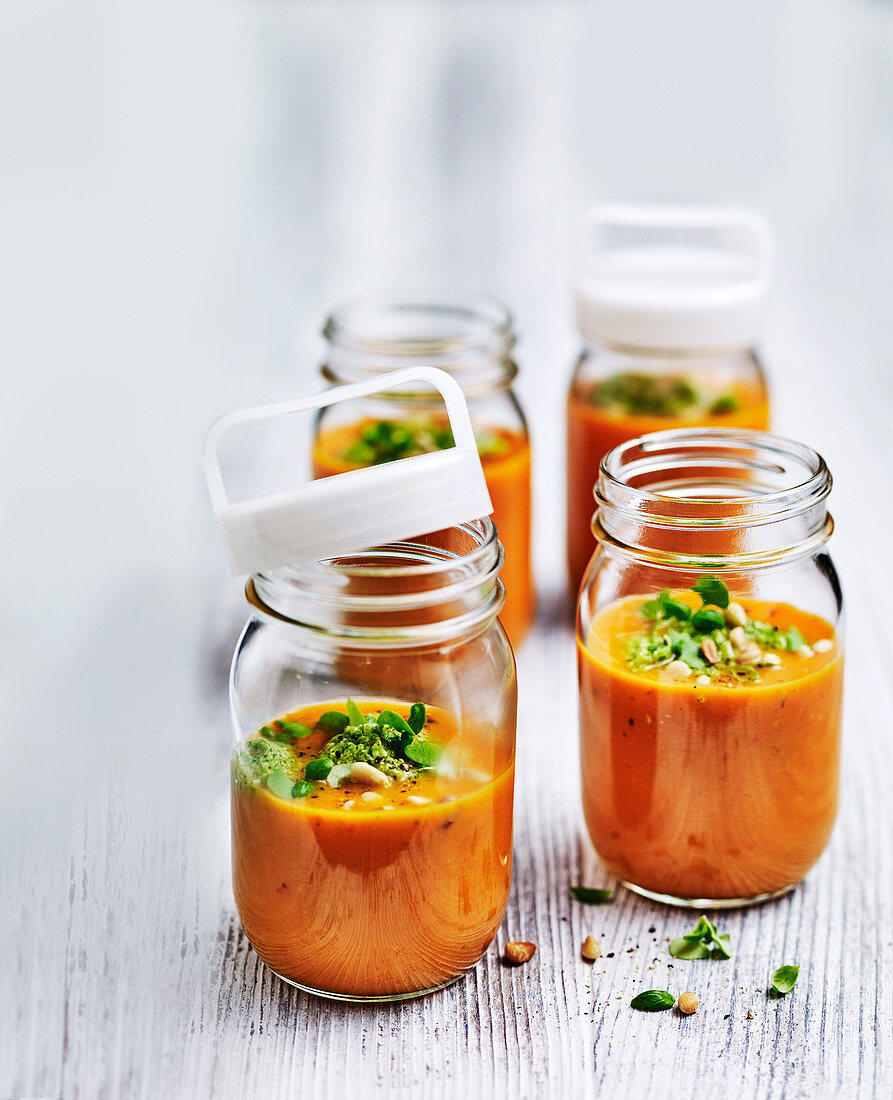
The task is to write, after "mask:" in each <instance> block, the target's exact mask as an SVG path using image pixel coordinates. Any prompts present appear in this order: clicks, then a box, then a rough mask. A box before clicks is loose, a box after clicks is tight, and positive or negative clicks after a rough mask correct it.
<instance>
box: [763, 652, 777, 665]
mask: <svg viewBox="0 0 893 1100" xmlns="http://www.w3.org/2000/svg"><path fill="white" fill-rule="evenodd" d="M760 664H761V665H765V666H766V668H778V666H779V665H780V664H781V657H779V656H778V654H777V653H764V654H763V659H762V660H761V661H760Z"/></svg>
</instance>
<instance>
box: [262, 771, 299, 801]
mask: <svg viewBox="0 0 893 1100" xmlns="http://www.w3.org/2000/svg"><path fill="white" fill-rule="evenodd" d="M294 785H295V781H294V780H293V779H291V778H289V776H288V773H287V772H284V771H283V770H282V768H277V770H276V771H274V772H271V773H270V774H269V775H268V776H267V786H268V787H269V788H270V790H271V791H272V792H273V794H276V795H278V796H279V797H280V798H291V793H292V790H293V789H294Z"/></svg>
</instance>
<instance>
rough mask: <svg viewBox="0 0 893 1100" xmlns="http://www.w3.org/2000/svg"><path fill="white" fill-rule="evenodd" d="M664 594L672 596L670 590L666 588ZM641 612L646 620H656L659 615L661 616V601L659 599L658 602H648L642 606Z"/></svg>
mask: <svg viewBox="0 0 893 1100" xmlns="http://www.w3.org/2000/svg"><path fill="white" fill-rule="evenodd" d="M664 592H666V594H667V595H669V594H670V590H669V588H665V589H664ZM639 610H640V611H641V612H642V614H643V615H644V616H645V618H646V619H656V618H657V617H658V615H660V613H661V602H660V600H659V599H657V600H646V601H645V602H644V603H643V604H642V606H641V607H640V608H639Z"/></svg>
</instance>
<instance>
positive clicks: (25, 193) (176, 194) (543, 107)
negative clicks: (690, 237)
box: [0, 0, 893, 935]
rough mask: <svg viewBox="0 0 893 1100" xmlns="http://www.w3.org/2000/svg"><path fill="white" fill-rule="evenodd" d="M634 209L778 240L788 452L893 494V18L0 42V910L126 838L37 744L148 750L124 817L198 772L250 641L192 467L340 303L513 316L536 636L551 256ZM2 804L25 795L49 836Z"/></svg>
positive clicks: (162, 3) (564, 333) (809, 10)
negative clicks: (407, 293) (238, 633)
mask: <svg viewBox="0 0 893 1100" xmlns="http://www.w3.org/2000/svg"><path fill="white" fill-rule="evenodd" d="M626 198H636V199H703V200H722V201H727V202H733V203H743V204H746V205H753V206H756V207H758V208H760V209H761V210H762V211H763V212H765V213H766V214H767V215H768V217H769V218H770V220H771V222H772V223H773V226H774V229H775V231H776V233H777V237H778V242H779V266H778V279H777V294H776V305H775V311H774V315H773V320H772V325H771V334H770V339H769V340H768V342H767V347H766V352H767V356H766V357H767V361H768V368H769V371H770V379H771V381H772V382H773V383H774V393H773V396H774V398H775V424H776V426H777V428H778V429H779V430H781V431H782V432H783V433H784V434H788V435H793V436H798V437H800V438H803V439H804V440H807V441H808V442H810V443H811V444H813V445H814V446H816V447H817V448H818V449H819V450H821V451H822V452H823V453H825V456H826V458H827V459H828V462H829V464H830V466H831V468H832V469H833V470H836V469H837V467H838V465H839V464H840V463H839V460H840V459H841V458H842V457H843V456H844V455H845V454H846V453H847V452H848V450H849V449H850V448H851V447H852V446H853V445H854V440H855V439H856V438H857V437H858V438H859V439H861V440H863V443H864V440H865V439H870V440H872V441H873V442H872V447H871V449H870V450H869V449H867V448H866V450H865V461H866V462H867V463H870V464H871V465H872V468H873V469H874V470H878V469H879V470H881V471H887V473H886V474H885V475H884V476H885V478H886V484H887V485H889V476H888V471H889V469H890V467H891V460H893V444H891V443H890V440H891V438H893V433H891V431H890V429H891V428H893V423H891V419H893V382H891V355H890V346H891V337H893V323H891V320H890V316H891V305H890V303H891V290H893V248H891V235H893V3H890V2H885V0H734V2H732V0H727V2H725V3H716V0H676V2H675V3H667V2H666V0H511V2H505V3H502V2H497V0H366V2H363V0H320V2H314V0H300V2H299V0H293V2H289V0H153V2H151V3H145V2H136V0H80V2H79V3H78V4H76V5H75V4H66V3H61V2H54V0H28V2H27V3H16V4H6V5H4V6H3V9H2V13H0V314H2V324H0V362H2V368H3V377H4V400H3V401H2V402H0V410H2V411H0V417H2V421H0V448H2V464H0V471H2V472H0V505H2V509H3V529H4V531H5V537H4V539H3V547H4V563H3V604H2V621H3V629H2V636H0V645H2V663H0V677H2V680H3V699H4V704H3V706H4V712H5V713H4V717H3V724H4V733H5V741H6V745H7V754H6V759H7V767H6V768H5V769H4V770H3V772H2V776H3V778H2V780H0V783H2V786H3V792H2V793H3V794H4V796H5V797H4V798H3V805H4V809H3V810H2V811H0V812H2V813H3V816H4V818H5V826H6V829H7V832H6V835H7V837H12V838H13V842H11V843H10V846H9V847H8V848H7V851H8V852H9V851H10V850H11V849H12V848H13V847H14V842H15V840H16V838H19V839H21V838H22V837H23V836H25V835H26V834H28V831H29V830H31V833H30V839H29V850H28V854H27V860H28V862H27V865H26V864H24V863H23V864H22V866H21V867H19V869H18V871H17V872H16V871H15V868H13V872H14V874H20V875H21V876H23V877H24V878H27V873H28V872H27V868H28V867H31V866H36V865H37V864H38V863H39V861H40V858H41V857H40V852H39V851H38V849H39V848H40V845H41V844H45V846H46V853H45V854H46V859H47V860H48V861H50V863H51V862H52V858H53V851H54V850H55V849H54V847H53V845H54V843H55V842H54V841H53V840H52V839H51V835H50V834H51V833H52V830H53V827H54V825H53V823H56V825H58V828H66V829H71V828H74V829H75V830H77V828H80V826H78V825H77V822H75V824H74V825H73V824H72V818H71V815H72V814H75V815H80V817H81V818H84V815H86V818H85V820H86V819H89V820H88V825H89V821H93V823H94V826H95V831H94V832H93V834H91V835H93V836H94V837H98V838H100V840H101V839H102V838H105V840H106V841H108V844H109V848H108V860H109V872H108V873H109V881H110V882H113V881H114V874H115V868H114V861H115V858H116V856H115V852H116V849H115V847H114V844H113V843H112V839H111V838H113V837H114V835H115V832H116V830H118V831H121V830H126V829H127V827H128V818H127V813H126V810H122V809H120V808H119V809H116V811H115V813H117V814H119V817H118V818H116V819H115V821H112V822H110V821H109V820H107V818H106V817H104V816H103V814H104V813H105V811H104V810H103V806H104V802H103V799H104V798H105V795H104V794H103V793H102V788H103V785H104V783H105V782H106V778H104V777H106V776H107V775H108V774H109V773H108V772H107V771H106V769H105V767H104V765H103V766H102V767H100V768H99V769H98V770H97V767H96V764H95V761H93V762H90V765H89V767H88V769H87V772H88V773H89V774H88V777H87V779H86V780H85V782H86V783H87V787H85V788H80V789H85V790H89V791H91V792H92V795H93V796H95V798H96V799H98V801H97V802H96V803H95V805H93V806H91V807H82V808H80V809H78V808H77V806H78V805H79V799H78V798H72V797H71V796H70V794H69V791H70V789H71V787H72V786H73V780H71V776H72V775H74V774H75V772H72V771H71V770H69V771H67V772H66V771H64V770H63V771H61V772H60V770H59V768H58V767H55V766H52V765H49V766H47V765H45V764H41V768H42V769H43V768H46V769H47V770H41V771H40V772H39V773H37V774H35V773H34V772H33V765H34V760H33V757H32V756H31V755H30V754H31V749H30V747H29V746H27V745H26V744H25V743H24V741H23V740H22V739H20V738H19V737H18V733H19V732H20V731H22V730H25V729H29V728H32V727H33V726H34V724H35V722H37V723H38V724H39V725H40V726H41V727H42V728H43V727H46V729H45V732H46V733H47V734H48V735H50V736H51V737H52V739H53V740H52V743H53V744H54V746H55V748H56V750H57V751H58V753H59V756H58V757H57V758H56V763H58V761H60V760H61V761H62V762H64V764H65V767H66V768H68V769H73V768H75V767H76V762H77V758H78V753H77V746H78V745H81V746H83V745H84V744H88V745H90V744H96V745H98V746H100V747H102V748H103V749H108V750H109V751H111V749H110V746H113V745H114V743H115V738H117V737H119V736H120V735H122V734H124V733H126V735H127V737H128V738H131V739H132V738H138V739H139V743H140V745H141V746H142V749H143V754H144V755H143V757H142V759H141V760H140V762H139V766H138V769H137V772H138V774H136V775H133V782H134V783H135V784H137V785H138V787H139V790H140V791H141V792H143V793H141V794H140V798H142V797H143V794H144V792H145V790H146V789H147V784H148V785H149V787H151V785H152V784H153V783H155V784H157V798H158V806H159V807H161V806H162V805H163V804H164V790H165V780H164V779H163V778H162V772H163V771H164V759H163V754H164V753H165V752H167V751H169V748H170V744H171V743H173V740H175V739H177V738H180V739H181V740H180V741H178V742H177V743H178V745H181V746H183V747H182V752H183V754H184V755H183V756H182V757H181V760H185V761H186V762H187V763H188V762H189V761H190V760H193V762H195V760H197V759H198V758H197V757H196V758H195V760H194V754H195V752H196V750H195V749H191V748H189V744H190V743H191V742H190V741H189V738H188V737H187V736H186V735H188V734H190V732H191V731H194V730H195V729H202V728H208V727H210V726H211V725H217V726H218V727H219V726H220V723H223V722H225V719H224V718H223V713H222V711H216V712H214V713H213V714H212V713H211V712H210V710H209V709H208V708H207V706H206V705H205V703H204V702H203V699H204V698H206V697H207V696H202V694H201V693H200V692H198V691H197V690H196V685H197V684H200V683H202V676H203V675H204V673H203V672H202V669H203V668H206V667H208V666H209V661H210V664H212V665H213V664H214V662H213V660H210V658H209V654H212V653H217V652H219V653H220V654H222V653H225V652H226V651H227V650H228V649H229V648H230V647H231V645H232V642H233V640H234V637H233V630H234V629H235V625H234V624H235V622H236V619H237V618H239V617H241V611H239V612H238V613H237V614H236V613H235V612H232V611H231V610H230V609H231V608H234V607H235V606H236V604H237V603H238V592H239V587H240V586H239V582H237V581H230V580H228V579H227V576H226V569H225V563H224V558H223V552H222V548H221V547H220V545H219V540H218V539H217V536H216V532H215V530H214V528H213V523H212V520H211V517H210V510H209V507H208V503H207V499H206V494H205V490H204V485H203V482H202V478H201V472H200V465H199V460H200V449H201V442H202V438H203V435H204V432H205V430H206V428H207V426H208V425H209V423H210V421H211V420H212V419H213V418H214V417H215V416H217V415H219V414H220V413H222V412H225V411H227V410H229V409H232V408H234V407H237V406H239V405H242V404H248V403H257V402H260V401H266V400H270V399H273V398H281V397H287V396H293V395H297V394H299V393H302V392H306V391H308V390H311V389H316V388H317V375H316V371H317V367H318V363H319V359H320V354H321V340H320V338H319V335H318V334H319V329H320V327H321V324H322V321H323V318H324V315H325V313H326V311H327V310H328V309H329V308H330V307H331V306H332V305H333V304H335V303H336V302H338V301H340V300H341V299H343V298H345V297H347V296H350V295H353V294H356V293H359V292H365V291H370V290H377V289H380V288H388V287H393V286H399V287H407V286H418V287H420V288H431V287H457V288H469V289H472V290H484V291H488V292H491V293H493V294H495V295H497V296H499V297H501V298H503V299H504V300H505V301H506V302H507V303H508V304H509V306H510V307H511V308H512V310H513V312H514V314H515V316H516V319H517V328H518V331H519V334H520V345H519V348H518V357H519V361H520V364H521V368H522V375H521V380H520V385H519V391H520V396H521V399H522V401H523V403H524V404H525V406H526V408H527V410H528V413H529V416H530V419H531V428H532V432H533V437H534V451H535V455H536V475H535V476H536V486H535V488H536V510H537V511H536V515H537V520H536V554H537V572H538V576H539V583H540V588H541V590H543V591H544V592H545V593H546V597H547V600H548V594H549V592H550V591H553V592H554V591H557V590H559V589H560V587H561V584H562V574H561V562H562V553H563V548H562V532H563V520H562V514H561V509H562V507H563V503H562V494H561V493H560V492H556V491H555V485H556V479H560V478H561V477H562V476H563V475H562V473H561V470H562V463H563V446H564V443H563V403H564V395H565V392H566V386H567V381H568V378H569V374H570V369H571V364H572V360H573V358H574V355H575V352H576V349H577V343H578V340H577V337H576V336H575V333H574V326H573V310H572V300H571V294H570V280H569V271H570V257H571V254H572V249H573V245H574V223H575V218H576V217H577V216H578V215H579V213H580V212H581V210H582V209H583V208H584V207H585V206H586V204H588V203H589V202H591V201H592V200H594V199H626ZM817 365H821V370H819V369H817ZM817 380H818V381H817ZM850 469H852V466H851V467H850ZM558 483H560V481H559V482H558ZM869 485H874V486H875V488H874V489H869V488H866V486H869ZM876 486H877V482H876V481H870V482H863V481H861V480H860V479H859V478H858V477H852V476H851V477H850V478H849V481H848V483H847V482H845V483H843V484H841V483H840V482H839V483H838V486H837V489H836V491H835V496H834V498H832V507H833V508H834V511H835V514H836V515H837V517H838V519H839V520H840V521H841V522H840V529H839V530H840V533H839V536H838V538H837V545H836V550H835V554H836V556H837V557H838V560H839V562H840V563H841V565H842V566H843V571H844V574H845V575H846V569H847V568H848V567H849V568H850V569H852V568H854V567H855V566H856V565H858V563H859V531H860V527H861V526H863V525H864V524H866V523H870V522H871V520H870V516H871V513H872V510H873V509H875V508H877V507H878V501H879V499H880V498H879V497H878V494H877V489H876ZM881 506H882V507H884V508H887V507H888V504H887V503H886V501H883V503H882V505H881ZM844 519H845V520H846V522H843V520H844ZM222 608H223V609H224V610H221V609H222ZM221 616H222V618H221ZM218 664H219V662H218ZM214 667H215V668H216V667H218V665H214ZM213 687H214V689H215V690H217V691H218V695H219V698H220V699H221V701H222V694H220V693H219V689H220V684H219V682H218V681H214V684H213ZM45 716H48V717H45ZM163 731H167V735H163ZM181 735H182V737H181ZM215 736H216V737H217V738H218V741H217V742H215V744H219V746H220V747H221V751H223V749H224V748H225V744H224V742H225V734H224V733H223V732H222V731H219V732H218V733H216V734H215ZM85 738H86V741H85ZM193 740H194V739H193ZM131 743H132V741H131ZM222 766H223V765H222V764H221V770H222ZM77 774H80V772H77ZM23 775H25V776H26V777H27V776H30V777H31V778H30V781H29V782H30V783H31V784H32V787H33V784H35V783H36V784H38V789H40V790H42V791H43V793H44V794H45V795H46V797H45V798H44V799H42V800H41V803H40V804H39V805H37V806H35V805H34V804H33V800H32V799H29V798H28V797H24V798H23V797H22V789H23V783H22V776H23ZM219 779H220V777H219V776H216V775H215V777H214V778H213V782H210V785H209V786H208V789H209V790H215V791H216V794H215V795H214V797H215V798H217V799H219V800H220V801H219V806H220V814H219V816H220V818H221V820H220V821H217V820H216V819H215V821H214V822H213V823H211V824H210V825H208V824H206V823H205V822H204V819H203V818H201V817H200V815H198V814H196V813H192V812H191V811H190V810H189V809H188V807H186V806H181V807H180V809H179V810H177V811H173V810H172V811H171V813H179V814H180V817H179V818H178V819H177V822H172V823H171V828H172V829H174V828H176V829H180V830H181V831H182V829H183V827H184V826H187V825H188V826H190V827H194V828H196V829H199V830H201V829H206V830H210V832H208V834H207V835H208V836H211V835H225V821H224V820H223V815H224V814H225V809H224V808H223V802H222V794H221V792H220V790H217V788H216V784H217V783H218V780H219ZM79 782H80V781H79ZM167 782H169V779H168V780H167ZM203 782H204V781H203ZM24 787H25V789H27V788H28V783H26V784H25V785H24ZM152 789H154V788H152ZM153 797H154V796H153ZM153 805H154V803H153ZM73 806H74V807H75V808H72V807H73ZM159 812H160V811H159ZM66 815H68V816H66ZM81 825H83V821H81ZM35 829H36V831H35ZM217 830H223V832H222V833H220V834H217V832H216V831H217ZM88 831H89V829H88ZM171 835H173V833H171ZM42 837H43V838H44V839H41V838H42ZM97 842H99V841H97ZM146 844H147V847H146V853H147V854H146V858H147V859H149V854H150V852H151V840H147V842H146ZM35 846H36V847H35ZM203 852H205V853H206V849H203V848H202V842H199V841H197V842H196V847H195V849H194V853H193V854H194V855H195V858H196V859H198V858H199V856H200V855H201V854H202V853H203ZM129 858H130V857H129ZM224 863H225V848H224V845H223V841H222V840H221V842H220V865H221V867H222V866H223V864H224ZM47 865H49V864H47ZM217 871H219V868H218V869H217ZM217 871H215V872H214V873H215V874H216V873H217ZM162 873H163V872H162V871H161V870H159V871H158V874H162ZM209 875H211V877H210V878H209V879H208V881H212V879H213V875H212V874H211V873H210V872H209ZM184 876H185V879H186V880H189V874H188V873H186V872H184ZM213 881H216V879H213ZM61 888H62V887H61V886H60V889H61ZM33 901H34V903H35V904H38V903H39V904H40V905H42V906H52V905H53V904H55V901H54V895H53V894H52V891H50V892H47V891H45V890H44V891H42V892H41V893H40V894H39V896H38V895H35V896H34V898H33ZM124 901H125V902H126V899H124ZM216 905H217V901H216V898H215V899H213V900H212V902H211V903H209V908H208V921H209V927H210V926H213V925H214V922H215V920H216V913H217V912H218V910H217V909H216V908H215V906H216ZM7 931H8V929H7ZM17 934H20V935H21V934H25V933H23V932H22V929H21V928H20V929H19V931H18V933H17Z"/></svg>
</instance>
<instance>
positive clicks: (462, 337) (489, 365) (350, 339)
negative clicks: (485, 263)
mask: <svg viewBox="0 0 893 1100" xmlns="http://www.w3.org/2000/svg"><path fill="white" fill-rule="evenodd" d="M323 335H324V336H325V338H326V341H327V342H328V345H329V348H328V354H327V359H326V362H325V363H324V364H323V367H322V372H323V375H324V376H325V377H326V378H327V379H328V380H329V381H330V382H347V381H357V380H359V379H361V378H368V377H369V376H370V375H375V374H381V373H384V372H386V371H390V370H394V369H395V368H396V367H401V366H409V365H412V364H415V363H420V364H423V365H425V366H434V367H440V368H441V369H442V370H445V371H447V372H448V373H450V374H452V375H453V376H454V377H455V378H456V379H457V380H458V381H459V383H460V385H461V386H462V388H463V390H464V391H465V394H466V396H467V397H472V396H478V395H480V394H483V393H487V392H490V391H492V390H494V389H496V390H498V389H504V388H505V387H507V386H508V385H509V384H510V383H511V381H512V379H513V378H514V377H515V375H516V374H517V370H518V368H517V366H516V365H515V363H514V360H513V359H512V348H513V347H514V344H515V334H514V330H513V321H512V316H511V314H510V313H509V311H508V309H506V307H505V306H504V305H502V304H501V303H500V302H498V301H496V300H494V299H491V298H488V297H485V296H474V295H467V296H466V295H459V294H449V293H443V294H436V295H431V296H419V295H410V294H398V293H394V294H381V295H377V296H370V297H364V298H359V299H356V300H355V301H352V302H348V303H346V304H344V305H343V306H340V307H338V308H337V309H335V310H334V311H333V312H332V313H331V315H330V316H329V317H328V319H327V320H326V322H325V325H324V327H323Z"/></svg>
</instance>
